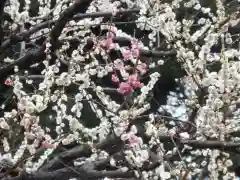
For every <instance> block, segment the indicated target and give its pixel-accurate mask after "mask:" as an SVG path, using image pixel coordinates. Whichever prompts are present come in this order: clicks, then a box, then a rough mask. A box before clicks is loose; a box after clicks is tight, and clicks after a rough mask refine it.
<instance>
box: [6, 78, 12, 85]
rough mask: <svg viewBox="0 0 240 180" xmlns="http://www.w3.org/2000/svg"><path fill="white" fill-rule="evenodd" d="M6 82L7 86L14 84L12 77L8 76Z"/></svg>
mask: <svg viewBox="0 0 240 180" xmlns="http://www.w3.org/2000/svg"><path fill="white" fill-rule="evenodd" d="M4 84H5V85H7V86H12V85H13V82H12V80H11V79H10V78H7V79H6V80H5V81H4Z"/></svg>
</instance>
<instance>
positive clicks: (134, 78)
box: [128, 74, 143, 88]
mask: <svg viewBox="0 0 240 180" xmlns="http://www.w3.org/2000/svg"><path fill="white" fill-rule="evenodd" d="M128 83H129V84H130V85H131V86H132V87H133V88H138V87H141V86H142V85H143V84H142V83H141V82H140V81H139V80H138V78H137V74H133V75H130V76H129V77H128Z"/></svg>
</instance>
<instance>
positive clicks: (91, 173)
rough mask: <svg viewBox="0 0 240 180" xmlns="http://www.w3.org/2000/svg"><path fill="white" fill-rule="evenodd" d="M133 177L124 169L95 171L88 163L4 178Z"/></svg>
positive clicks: (67, 179) (11, 179)
mask: <svg viewBox="0 0 240 180" xmlns="http://www.w3.org/2000/svg"><path fill="white" fill-rule="evenodd" d="M104 177H109V178H132V177H134V173H133V172H131V171H129V172H122V171H95V170H93V169H92V165H91V164H89V167H88V165H87V164H85V165H84V166H81V167H77V168H75V167H67V168H62V169H59V170H56V171H52V172H34V173H31V174H28V173H21V174H20V175H19V176H17V177H10V178H3V179H2V180H23V179H24V180H53V179H61V180H69V179H70V178H80V179H83V180H96V179H99V178H104Z"/></svg>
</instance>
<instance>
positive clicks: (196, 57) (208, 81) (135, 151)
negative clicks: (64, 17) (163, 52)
mask: <svg viewBox="0 0 240 180" xmlns="http://www.w3.org/2000/svg"><path fill="white" fill-rule="evenodd" d="M38 2H39V11H38V15H36V17H30V16H29V8H30V3H31V2H30V0H25V1H24V7H23V10H21V11H20V8H21V7H20V6H21V4H20V3H19V2H18V1H16V0H10V1H9V5H7V6H6V7H5V8H4V11H5V12H6V13H8V14H9V15H10V17H11V18H12V20H13V21H14V22H13V23H10V24H9V29H11V31H13V32H15V31H18V29H19V27H21V28H22V27H24V23H29V24H30V25H31V26H33V27H34V26H37V25H38V24H40V23H44V21H45V19H46V17H48V16H49V14H51V13H52V18H51V21H52V22H55V21H56V20H58V18H59V17H60V15H61V14H62V12H63V11H64V10H65V9H67V8H68V7H69V6H71V5H72V4H73V3H74V1H70V0H56V4H55V6H54V7H53V8H52V7H51V6H52V5H51V4H52V1H51V0H39V1H38ZM51 8H52V9H51ZM128 8H129V9H128ZM131 8H139V11H140V13H139V14H138V17H137V20H136V26H137V28H138V29H140V30H142V31H143V30H147V31H149V32H150V33H148V36H146V37H147V38H148V42H147V43H149V46H150V48H149V47H146V46H145V44H146V42H141V40H138V39H136V37H135V35H132V34H128V32H125V29H119V27H118V26H117V25H116V26H115V25H114V21H112V22H111V23H109V24H106V23H102V22H103V20H104V18H103V17H96V16H98V15H99V16H100V14H101V13H105V14H107V13H109V12H110V13H111V14H112V15H113V17H115V15H117V13H118V12H121V11H124V10H126V11H128V10H131ZM183 9H184V10H186V12H188V11H189V12H193V13H194V14H195V15H194V16H193V17H177V16H178V14H179V13H180V12H179V11H182V10H183ZM99 12H101V13H99ZM86 13H88V15H87V16H89V18H81V20H77V18H76V19H74V20H70V21H69V22H68V23H67V24H66V26H65V28H63V30H62V32H61V35H60V36H59V41H60V44H61V45H60V48H59V49H58V50H57V51H56V52H51V51H52V49H51V48H52V44H51V43H50V42H51V41H50V39H51V37H48V36H49V35H48V33H49V32H50V31H51V26H49V27H45V28H44V29H42V30H41V31H37V32H35V33H34V34H31V36H30V40H31V42H33V44H34V43H36V42H37V40H38V39H39V37H47V38H46V42H45V50H44V52H45V54H46V59H45V60H44V61H43V62H41V63H37V64H34V65H32V66H31V68H36V67H38V65H39V64H43V65H44V70H42V72H41V75H39V77H42V79H41V78H40V79H41V80H39V81H40V82H39V83H38V87H35V85H34V83H35V82H34V81H33V80H26V81H25V82H26V84H28V85H31V86H33V87H34V92H31V93H29V91H28V90H25V88H24V87H25V83H24V82H22V78H21V77H20V76H19V75H18V74H21V72H20V71H19V69H20V68H18V67H17V66H15V67H14V72H15V73H16V75H14V76H12V77H11V78H12V82H11V83H8V84H9V85H10V84H11V85H12V86H13V94H14V97H15V101H16V102H17V109H13V110H12V111H10V112H5V113H4V117H1V118H0V130H2V131H4V133H5V132H6V131H7V132H9V134H10V135H11V136H12V133H13V132H12V131H14V130H12V129H11V128H19V129H20V128H23V129H24V133H23V134H24V138H23V139H22V142H21V144H19V147H18V150H17V151H16V152H14V155H13V154H11V153H9V152H10V151H11V148H13V147H11V143H10V142H9V139H10V137H11V136H10V135H9V134H8V135H6V136H5V134H4V135H3V137H1V143H2V145H3V150H4V152H5V153H9V154H4V155H3V156H4V157H5V156H6V157H7V156H9V157H8V159H9V161H10V162H12V163H16V162H17V161H18V160H19V159H20V158H21V157H23V156H24V152H25V151H26V149H27V150H28V151H29V152H30V154H31V155H34V154H35V153H36V152H37V150H38V148H40V147H43V146H44V143H42V141H43V140H46V142H47V143H48V144H47V145H48V146H49V147H53V148H49V147H45V148H46V150H45V151H44V153H43V154H41V155H40V157H39V159H37V161H35V162H34V161H33V159H34V158H29V159H28V161H27V162H26V167H27V171H29V172H31V171H36V170H38V169H39V168H40V167H41V166H42V165H43V163H44V162H46V159H47V158H48V157H49V155H51V154H52V152H53V151H54V148H55V145H56V147H57V145H58V144H59V143H62V144H63V145H68V144H71V143H72V142H77V143H79V144H84V143H86V141H85V140H86V139H87V141H88V143H89V142H91V143H93V142H101V141H102V140H105V139H106V138H108V135H109V134H111V133H114V135H116V136H117V137H119V138H121V140H122V141H123V142H124V144H125V147H124V149H123V154H124V155H125V160H126V161H127V163H128V164H130V165H131V166H132V167H134V168H136V169H138V168H142V167H143V165H144V163H146V162H149V161H150V154H149V152H150V149H151V148H153V147H157V150H156V154H157V156H158V157H159V161H160V165H159V166H158V167H157V168H155V169H154V170H150V171H142V172H137V171H136V172H135V173H136V176H137V177H138V178H139V177H140V176H141V177H143V178H144V179H153V180H155V179H156V180H157V179H159V177H160V178H161V179H170V178H171V176H174V175H178V174H180V171H183V172H185V171H187V169H184V170H183V167H187V168H189V169H191V172H190V173H189V175H188V176H189V177H191V176H193V175H198V174H200V173H201V172H202V169H203V168H205V167H207V169H208V171H209V176H210V178H211V179H219V177H220V175H221V173H222V174H223V175H222V176H223V179H233V178H234V176H235V175H234V174H233V173H231V172H228V170H229V169H228V168H229V167H231V166H232V165H233V163H232V161H231V160H230V155H229V154H228V153H225V152H221V151H220V150H211V149H206V150H192V149H191V150H190V153H189V154H188V155H187V156H184V157H182V156H181V153H182V152H184V150H186V149H187V150H189V149H190V148H189V147H187V146H184V148H183V150H182V151H181V152H180V150H179V149H178V147H177V146H176V143H175V142H174V139H173V138H174V137H175V136H177V138H179V141H180V142H181V141H184V142H185V141H188V140H201V141H204V140H207V139H215V140H216V139H217V140H219V141H226V140H229V139H231V140H237V139H236V138H229V136H230V135H229V134H230V132H236V131H239V130H240V128H239V124H240V123H239V122H240V121H239V115H240V111H239V110H238V108H237V106H236V104H239V101H240V100H239V97H238V96H239V93H238V92H239V90H240V75H239V74H240V63H239V60H240V50H239V48H236V46H235V45H234V43H235V41H237V40H235V37H234V36H235V35H233V34H231V32H228V26H234V22H233V24H232V25H231V23H227V22H226V23H225V24H223V25H222V24H221V23H222V22H224V21H225V20H227V18H228V15H227V13H226V7H225V4H224V2H223V1H221V0H216V12H215V11H214V10H212V9H211V8H209V7H203V6H202V5H201V3H200V1H198V0H190V1H183V0H173V1H171V2H166V3H163V2H161V3H160V2H158V1H156V0H132V1H131V0H121V1H114V2H110V1H109V0H100V1H99V0H93V1H92V2H91V4H90V6H89V7H88V9H87V11H86ZM91 13H92V15H93V16H94V18H91ZM121 13H122V12H121ZM121 13H120V14H121ZM78 15H79V16H82V15H83V14H78ZM103 16H105V15H103ZM95 17H96V18H95ZM179 18H180V20H179ZM233 21H234V19H233ZM235 21H237V20H235ZM237 22H238V21H237ZM4 24H6V22H4ZM53 24H54V23H53ZM235 24H236V22H235ZM96 25H97V26H99V29H100V31H101V33H100V36H101V37H99V34H96V33H93V32H92V29H94V28H95V27H96ZM92 27H93V28H92ZM126 29H127V28H126ZM102 31H103V32H105V31H108V33H107V34H106V37H105V35H104V37H102V34H104V33H102ZM126 31H127V30H126ZM111 33H112V34H111ZM160 36H161V39H160ZM116 37H121V38H123V39H128V40H129V41H130V42H131V48H132V49H131V50H130V48H129V47H121V46H120V45H119V44H120V43H119V44H118V43H117V42H115V41H114V38H116ZM121 38H120V39H121ZM89 39H91V41H92V43H93V47H92V49H90V50H89V51H88V52H85V50H84V48H85V45H86V43H88V41H89ZM73 41H74V42H75V41H77V42H78V43H79V44H78V45H77V47H76V48H73V47H72V42H73ZM162 42H163V43H165V44H166V45H167V46H166V47H167V48H164V49H173V50H174V51H176V54H177V55H176V57H175V59H174V58H173V59H171V60H172V61H176V63H179V64H180V65H182V66H181V68H182V69H184V70H185V72H186V76H185V77H182V78H181V80H180V81H179V82H180V83H182V84H184V86H186V88H185V89H186V97H187V98H186V99H184V104H185V106H184V108H186V113H185V118H184V119H188V116H190V114H191V112H192V111H193V109H194V108H197V112H196V115H195V117H194V123H195V124H194V126H195V128H196V132H195V134H194V135H192V134H191V133H189V132H180V133H179V132H178V131H177V130H178V129H177V128H176V127H171V128H168V127H167V126H166V124H165V123H164V120H165V119H164V117H162V119H161V120H159V119H157V118H156V117H158V114H154V113H153V114H148V116H149V118H148V121H147V122H145V124H144V128H145V130H144V133H145V135H147V136H148V137H149V141H148V142H147V143H146V144H145V142H144V143H143V139H142V138H141V137H140V135H139V134H138V130H137V127H136V126H135V125H132V124H131V123H132V121H133V120H135V119H136V118H138V117H140V116H141V115H142V114H143V113H145V112H146V111H147V110H149V109H150V108H151V107H150V104H149V102H147V101H148V95H149V93H151V92H152V90H153V88H154V86H155V84H156V82H157V81H158V80H159V77H160V75H161V72H160V73H159V72H150V71H149V72H150V74H149V77H150V80H149V81H148V82H147V83H146V84H141V83H140V81H141V76H142V75H143V74H145V73H146V71H148V69H151V70H152V69H154V68H156V64H158V65H163V64H164V61H165V58H166V57H165V56H164V57H161V59H160V58H158V59H157V60H156V61H154V60H153V61H152V62H146V63H143V62H144V61H143V59H141V58H139V55H140V54H141V52H140V51H141V50H143V49H144V50H147V51H150V50H151V49H152V48H151V46H154V44H156V43H158V45H160V43H161V44H162ZM134 43H135V44H134ZM235 44H236V43H235ZM218 45H220V46H221V47H220V52H219V50H216V52H215V51H214V50H213V49H214V48H216V49H217V48H218ZM158 48H160V46H159V47H158ZM134 50H135V51H134ZM112 51H116V52H117V53H119V54H120V55H119V54H118V56H119V57H118V59H117V60H115V59H112V57H111V55H110V54H111V53H112ZM132 51H134V53H133V52H132ZM53 54H54V56H56V63H55V64H54V63H53V64H50V61H51V60H52V58H53V57H52V55H53ZM124 54H125V55H124ZM122 56H123V57H124V58H122ZM54 58H55V57H54ZM114 60H115V61H114ZM100 61H101V63H100ZM4 62H5V63H7V64H8V63H10V64H11V63H14V60H13V59H12V58H10V57H6V58H5V59H4ZM102 62H104V63H102ZM118 63H119V64H120V65H119V66H121V67H119V68H118V67H117V66H118ZM127 63H131V64H133V65H134V66H133V67H131V66H130V65H126V66H125V64H127ZM62 64H63V65H64V66H68V69H67V70H66V71H64V72H63V71H62V69H64V68H62ZM216 64H217V65H218V64H220V67H219V69H217V70H216V69H214V68H215V65H216ZM138 66H142V67H140V68H139V67H138ZM213 66H214V67H213ZM131 68H132V69H133V71H134V73H135V74H137V75H138V76H139V77H137V81H139V83H140V84H141V86H139V87H137V88H139V89H140V94H138V95H136V96H135V95H134V94H135V93H137V91H135V89H133V88H132V87H131V86H130V84H131V83H129V82H127V80H128V78H129V76H130V74H131V73H130V71H129V69H131ZM141 68H142V69H141ZM139 69H140V70H139ZM169 69H170V68H169ZM117 70H119V72H120V75H121V76H122V78H123V81H124V83H126V86H127V87H126V88H131V93H129V94H124V93H122V94H120V93H119V91H118V89H117V88H113V86H111V87H106V85H103V84H101V83H102V82H103V81H105V79H108V78H109V77H110V76H111V75H113V74H114V73H115V74H117V73H116V71H117ZM154 71H155V70H154ZM26 74H27V73H26ZM96 79H97V80H96ZM116 79H118V81H120V80H119V79H120V78H118V77H116ZM134 81H136V80H134ZM112 82H113V81H112ZM118 83H121V82H118ZM5 84H6V83H5ZM115 85H116V84H115ZM118 85H119V84H118ZM72 87H76V89H75V92H74V93H75V94H74V96H73V98H72V97H70V95H69V94H71V93H69V91H71V90H69V89H71V88H72ZM114 87H115V86H114ZM68 90H69V91H68ZM109 92H110V93H109ZM111 92H114V93H118V95H122V96H123V97H124V98H123V99H124V101H125V102H123V104H119V103H118V102H117V101H115V100H113V99H115V97H114V96H115V95H112V94H111ZM160 93H161V92H160ZM85 102H87V103H88V104H89V107H90V110H91V111H92V113H94V114H96V117H97V119H98V120H99V124H98V125H96V127H94V128H87V127H84V125H83V123H82V120H84V119H83V118H84V117H83V115H82V110H83V109H84V107H83V106H84V104H85ZM3 107H4V105H3ZM49 110H51V112H52V113H51V115H50V116H49V121H51V123H52V124H54V125H55V126H54V127H48V125H45V124H46V121H47V119H46V118H45V117H44V118H43V117H42V116H43V114H44V113H45V112H44V111H49ZM187 113H189V114H187ZM229 114H230V115H229ZM186 117H187V118H186ZM42 119H43V120H42ZM87 120H88V121H91V119H87ZM173 124H174V125H176V124H177V123H172V124H171V125H173ZM130 125H131V126H130ZM174 125H173V126H174ZM129 127H131V128H130V130H129V131H128V129H129ZM52 132H53V133H56V134H57V137H56V138H55V139H52V137H51V133H52ZM18 133H19V132H18V130H16V134H17V135H18ZM48 133H49V134H48ZM63 135H66V136H63ZM169 135H170V138H172V141H171V142H170V143H173V144H174V148H170V149H168V147H165V146H166V145H165V144H164V143H163V142H162V141H161V140H160V139H161V138H162V137H164V136H169ZM28 140H31V143H30V142H29V141H28ZM32 141H33V142H32ZM54 141H56V144H55V143H54V144H52V143H53V142H54ZM50 142H51V143H50ZM45 145H46V144H45ZM51 145H52V146H51ZM175 146H176V147H175ZM92 152H93V153H92V155H91V157H89V158H86V159H84V160H79V161H78V160H76V162H75V165H76V166H77V165H82V164H83V163H86V162H88V161H90V162H94V161H98V160H105V159H107V158H108V157H109V154H108V152H105V151H100V150H95V149H93V150H92ZM174 154H178V155H179V157H180V160H176V161H174V162H173V163H172V164H171V165H168V166H166V164H169V163H167V162H166V161H165V160H164V158H165V156H166V155H174ZM3 156H1V158H2V157H3ZM12 156H13V157H12ZM202 157H203V158H202ZM1 158H0V162H1ZM194 158H200V159H201V163H199V164H198V163H196V162H194V160H193V159H194ZM110 164H111V165H112V166H114V167H118V165H117V164H118V162H117V160H115V159H114V158H112V159H111V161H110ZM183 164H184V165H183ZM171 166H174V169H172V168H169V167H171ZM119 168H120V169H121V170H122V171H124V172H125V171H128V170H129V167H119Z"/></svg>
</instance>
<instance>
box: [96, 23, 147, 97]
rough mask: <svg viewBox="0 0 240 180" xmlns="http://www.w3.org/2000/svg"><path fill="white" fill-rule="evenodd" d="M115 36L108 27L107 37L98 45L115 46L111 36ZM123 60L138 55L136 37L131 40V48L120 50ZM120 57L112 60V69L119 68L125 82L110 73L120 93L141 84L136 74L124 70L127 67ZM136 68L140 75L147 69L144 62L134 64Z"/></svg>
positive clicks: (104, 46)
mask: <svg viewBox="0 0 240 180" xmlns="http://www.w3.org/2000/svg"><path fill="white" fill-rule="evenodd" d="M114 37H115V33H114V27H110V29H109V32H108V33H107V38H106V39H105V40H102V41H101V42H100V45H101V46H102V47H103V48H105V49H106V50H110V49H113V48H115V43H113V38H114ZM122 55H123V60H128V59H130V58H138V57H139V55H140V48H139V43H138V41H137V40H136V39H133V40H131V48H128V47H125V48H124V49H123V50H122ZM123 60H121V59H116V60H115V61H114V69H115V70H119V71H120V72H121V74H122V76H123V78H124V79H127V80H126V81H125V82H120V80H119V78H118V77H117V76H116V74H115V73H113V74H112V82H113V83H115V84H119V88H118V92H120V93H121V94H129V93H131V92H133V90H134V89H136V88H138V87H141V86H142V85H143V84H142V83H140V81H139V80H138V74H137V73H135V74H132V75H129V74H128V73H127V72H126V69H127V67H125V65H124V62H123ZM136 69H137V70H138V71H139V73H140V75H143V74H145V73H146V71H147V65H146V64H145V63H140V64H138V65H137V66H136Z"/></svg>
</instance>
